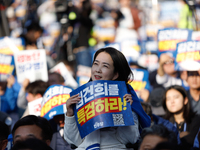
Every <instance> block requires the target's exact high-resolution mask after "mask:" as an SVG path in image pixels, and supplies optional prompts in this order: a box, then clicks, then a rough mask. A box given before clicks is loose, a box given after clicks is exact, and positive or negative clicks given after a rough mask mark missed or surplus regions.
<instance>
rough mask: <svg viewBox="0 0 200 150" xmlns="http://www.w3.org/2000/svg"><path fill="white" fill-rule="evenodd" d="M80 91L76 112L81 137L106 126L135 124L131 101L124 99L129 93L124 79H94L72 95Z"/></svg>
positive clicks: (72, 93)
mask: <svg viewBox="0 0 200 150" xmlns="http://www.w3.org/2000/svg"><path fill="white" fill-rule="evenodd" d="M78 93H79V95H80V96H81V101H80V102H79V103H78V104H77V105H76V106H75V107H74V114H75V118H76V122H77V125H78V129H79V132H80V135H81V138H84V137H85V136H86V135H88V134H89V133H91V132H93V131H95V130H98V129H101V128H104V127H115V126H130V125H134V120H133V115H132V111H131V106H130V103H127V102H126V100H124V99H123V96H124V95H125V94H127V93H128V92H127V88H126V83H125V82H124V81H109V80H98V81H92V82H89V83H87V84H85V85H83V86H81V87H79V88H78V89H76V90H74V91H72V92H71V93H70V96H72V95H75V94H78Z"/></svg>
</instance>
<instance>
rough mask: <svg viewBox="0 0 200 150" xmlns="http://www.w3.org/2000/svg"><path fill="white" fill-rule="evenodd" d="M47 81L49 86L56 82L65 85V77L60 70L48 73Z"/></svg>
mask: <svg viewBox="0 0 200 150" xmlns="http://www.w3.org/2000/svg"><path fill="white" fill-rule="evenodd" d="M47 83H48V86H51V85H54V84H60V85H64V84H65V79H64V78H63V76H62V75H61V74H59V73H58V72H50V73H49V74H48V82H47Z"/></svg>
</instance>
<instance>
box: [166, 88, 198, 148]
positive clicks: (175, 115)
mask: <svg viewBox="0 0 200 150" xmlns="http://www.w3.org/2000/svg"><path fill="white" fill-rule="evenodd" d="M163 108H164V109H165V111H166V115H165V119H167V120H169V121H170V122H172V123H173V124H174V126H175V127H176V128H177V130H178V131H179V133H180V138H181V142H182V144H185V145H186V146H189V147H192V146H193V143H194V139H195V136H196V134H197V132H198V131H199V127H200V116H199V115H196V114H195V113H193V111H192V110H191V107H190V103H189V102H188V97H187V92H186V90H185V89H184V88H183V87H181V86H178V85H174V86H170V87H169V88H167V89H166V91H165V94H164V98H163Z"/></svg>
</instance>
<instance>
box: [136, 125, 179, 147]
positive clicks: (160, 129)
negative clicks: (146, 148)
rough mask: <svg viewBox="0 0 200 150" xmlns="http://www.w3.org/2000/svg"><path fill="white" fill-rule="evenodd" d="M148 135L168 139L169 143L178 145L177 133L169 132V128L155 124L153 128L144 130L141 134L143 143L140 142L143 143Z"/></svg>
mask: <svg viewBox="0 0 200 150" xmlns="http://www.w3.org/2000/svg"><path fill="white" fill-rule="evenodd" d="M147 135H157V136H159V137H161V138H165V139H167V141H168V142H169V143H173V144H177V143H178V141H177V136H176V133H175V132H173V131H170V130H168V128H167V127H165V126H164V125H161V124H154V125H153V126H151V127H147V128H144V129H143V130H142V133H141V141H140V142H141V143H142V140H143V139H144V138H145V136H147Z"/></svg>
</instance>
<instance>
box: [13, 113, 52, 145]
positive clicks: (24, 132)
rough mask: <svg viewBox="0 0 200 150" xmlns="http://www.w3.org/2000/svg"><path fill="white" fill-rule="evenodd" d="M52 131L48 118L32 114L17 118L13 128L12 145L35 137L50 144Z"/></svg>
mask: <svg viewBox="0 0 200 150" xmlns="http://www.w3.org/2000/svg"><path fill="white" fill-rule="evenodd" d="M52 135H53V131H52V128H51V125H50V123H49V122H48V120H46V119H45V118H42V117H37V116H34V115H28V116H25V117H23V118H21V119H19V120H18V121H17V122H16V123H15V125H14V127H13V129H12V136H13V145H15V144H16V143H17V142H18V141H24V140H26V139H28V138H37V139H40V140H41V141H43V142H45V143H46V144H47V145H50V143H51V139H52Z"/></svg>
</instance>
